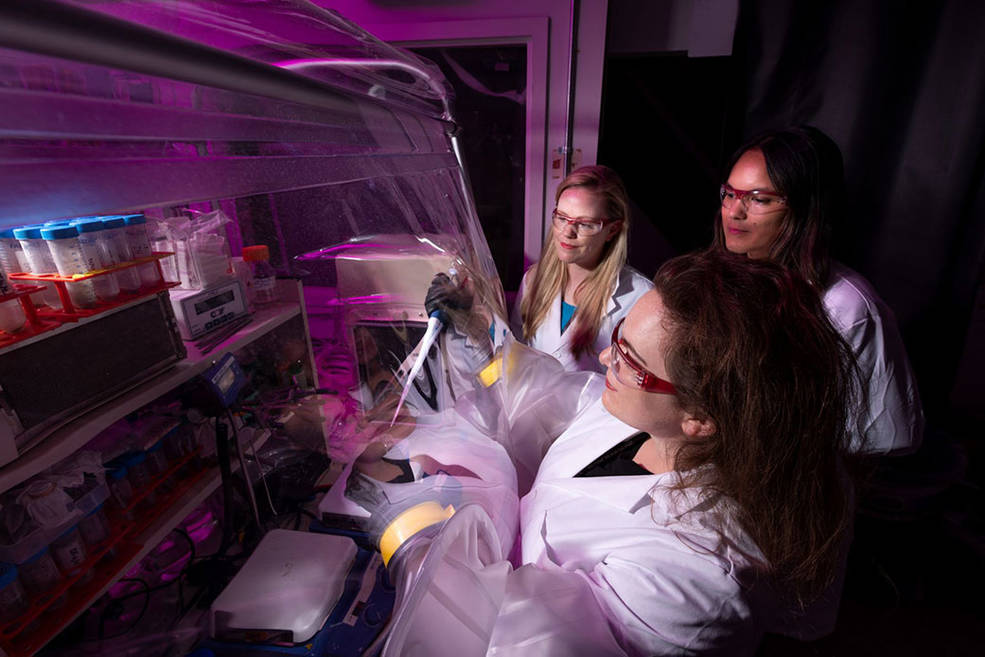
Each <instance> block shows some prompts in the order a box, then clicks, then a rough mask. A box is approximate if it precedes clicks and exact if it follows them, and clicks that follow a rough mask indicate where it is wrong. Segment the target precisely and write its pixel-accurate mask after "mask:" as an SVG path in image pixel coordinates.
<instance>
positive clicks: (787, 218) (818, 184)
mask: <svg viewBox="0 0 985 657" xmlns="http://www.w3.org/2000/svg"><path fill="white" fill-rule="evenodd" d="M747 151H760V152H761V153H762V154H763V158H764V159H765V160H766V172H767V173H768V174H769V177H770V182H772V183H773V187H774V188H775V189H776V191H777V192H779V193H780V194H782V195H783V196H785V197H786V199H787V212H786V214H785V215H784V218H783V222H782V224H781V225H780V232H779V234H778V235H777V237H776V239H775V240H774V242H773V244H772V245H771V246H770V258H771V259H772V260H775V261H777V262H779V263H780V264H782V265H784V266H785V267H789V268H791V269H796V270H797V271H798V272H799V273H800V275H801V276H802V277H803V278H804V279H806V280H807V281H809V282H810V283H811V284H812V285H813V286H814V287H815V288H818V289H821V288H823V287H824V286H825V285H826V284H827V280H828V273H829V270H830V266H831V260H830V255H829V250H828V249H829V243H830V241H831V227H832V223H833V222H834V221H835V220H836V219H837V218H838V217H839V215H840V213H841V212H842V204H843V202H844V196H845V172H844V164H843V162H842V157H841V150H840V149H839V148H838V145H837V144H836V143H835V142H834V141H833V140H832V139H831V138H830V137H828V136H827V135H826V134H824V133H823V132H821V131H820V130H818V129H817V128H815V127H813V126H807V125H805V126H796V127H790V128H783V129H781V130H771V131H769V132H765V133H763V134H760V135H758V136H757V137H754V138H753V139H751V140H750V141H748V142H746V144H744V145H743V146H742V147H741V148H739V150H737V151H736V152H735V153H734V154H733V155H732V159H731V160H730V161H729V164H728V167H727V168H726V176H728V173H730V172H731V171H732V167H734V166H735V163H736V162H737V161H738V160H739V158H740V157H742V155H743V154H744V153H746V152H747ZM714 245H715V246H716V247H718V248H720V249H723V250H724V249H725V234H724V232H723V230H722V222H721V219H720V217H719V219H718V220H717V221H716V222H715V237H714Z"/></svg>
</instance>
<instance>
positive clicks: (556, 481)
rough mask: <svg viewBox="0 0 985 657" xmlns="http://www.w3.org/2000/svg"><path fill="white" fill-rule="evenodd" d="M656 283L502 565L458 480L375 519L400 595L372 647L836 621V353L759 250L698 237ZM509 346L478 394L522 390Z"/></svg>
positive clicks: (782, 629)
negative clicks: (708, 243) (708, 245)
mask: <svg viewBox="0 0 985 657" xmlns="http://www.w3.org/2000/svg"><path fill="white" fill-rule="evenodd" d="M655 283H656V289H655V290H653V291H651V292H648V293H647V294H645V295H644V296H643V297H642V298H641V299H640V300H639V302H637V303H636V305H635V306H634V307H633V309H632V310H630V312H629V314H628V315H627V317H626V318H625V320H624V321H621V322H619V323H618V324H617V325H616V326H615V328H614V330H613V332H612V335H611V342H610V346H609V347H607V348H606V349H605V350H604V351H603V353H602V355H601V360H602V363H603V364H604V365H605V366H606V367H607V372H606V376H605V380H604V390H603V392H602V394H601V397H596V398H595V401H594V402H592V403H589V404H588V405H587V406H586V407H585V408H584V410H582V411H581V412H580V413H579V414H578V415H577V416H576V417H575V418H574V420H573V421H572V422H571V423H570V425H569V426H568V428H567V429H566V430H565V431H564V432H563V433H561V435H560V436H559V437H558V438H557V439H556V440H555V441H554V442H553V443H552V444H551V445H550V447H549V449H547V452H546V454H545V455H544V456H543V459H542V461H541V463H540V467H539V469H538V471H537V476H536V480H535V481H534V484H533V487H532V488H531V490H530V492H529V494H527V495H526V496H524V497H523V499H522V500H521V502H520V521H519V531H520V540H519V543H518V546H519V548H520V550H519V552H520V554H519V555H517V554H514V555H513V558H512V559H511V561H512V565H511V563H510V562H508V561H507V560H506V558H507V555H506V554H504V553H503V550H502V548H500V547H499V546H501V545H502V544H503V542H504V541H503V540H502V539H503V536H501V535H500V533H499V532H497V531H496V530H495V529H494V528H492V524H493V523H492V521H490V518H491V517H493V516H491V515H489V509H488V508H486V505H483V504H482V503H481V502H479V503H475V504H471V503H469V502H468V501H467V500H466V499H465V498H464V497H463V496H462V495H461V494H458V491H459V490H460V489H461V487H462V485H461V484H458V485H446V490H450V491H452V494H451V495H446V497H445V498H443V500H442V503H441V505H440V507H439V506H438V505H432V509H431V511H430V512H428V515H426V516H422V515H421V514H422V508H423V507H425V506H426V505H415V506H413V507H412V508H409V509H408V510H407V512H406V514H394V513H390V514H381V515H386V517H388V518H395V519H394V521H393V524H392V525H390V526H389V527H387V529H386V531H385V532H383V535H384V537H385V538H386V541H381V544H382V543H384V542H385V543H386V544H387V545H388V557H387V558H388V567H390V568H391V570H393V571H394V572H393V573H392V575H393V577H394V581H395V582H396V585H397V589H398V591H399V594H398V604H397V608H396V610H395V616H394V621H393V629H392V632H391V635H390V639H389V643H388V645H387V647H386V649H385V651H384V655H386V656H388V655H400V654H407V653H408V651H411V650H413V651H415V652H414V654H427V655H431V656H436V657H440V656H443V655H448V656H451V655H455V656H456V657H458V656H460V655H482V654H486V655H489V654H495V655H499V656H505V655H509V656H518V655H538V656H543V655H547V656H550V655H558V656H561V655H593V656H594V655H680V654H703V655H704V654H716V655H749V654H752V653H753V652H754V651H755V649H756V646H757V645H758V643H759V640H760V638H761V636H762V635H763V633H764V632H770V633H779V634H784V635H787V636H792V637H796V638H800V639H813V638H817V637H820V636H823V635H824V634H826V633H828V632H830V631H831V630H832V629H833V626H834V622H835V617H836V612H837V604H838V597H839V593H840V587H841V582H842V576H843V572H844V564H845V556H846V552H847V550H846V547H847V544H848V542H849V540H850V528H851V522H852V514H853V500H852V493H851V490H852V487H851V486H850V485H849V483H848V481H849V480H848V478H847V476H846V471H845V469H844V467H843V463H842V457H843V455H844V454H845V453H846V450H847V442H848V432H847V421H846V416H847V414H848V413H849V411H850V409H851V408H852V401H851V394H852V390H853V389H854V385H853V371H854V370H853V364H852V356H851V352H850V349H849V348H848V346H847V345H846V344H845V343H844V341H843V340H842V339H841V337H840V336H839V335H838V333H837V332H836V331H835V330H834V328H833V327H832V326H831V324H830V323H829V322H828V320H827V318H826V316H825V313H824V310H823V308H822V306H821V302H820V298H819V297H818V295H817V294H816V293H815V292H814V291H813V289H812V288H811V287H810V286H809V284H808V283H806V282H805V281H803V280H802V279H801V277H800V276H799V275H798V274H797V273H796V272H794V271H792V270H789V269H786V268H784V267H781V266H780V265H778V264H776V263H773V262H770V261H768V260H749V259H747V258H740V257H737V256H734V255H731V254H728V253H724V252H721V251H718V250H709V251H707V252H705V253H701V254H692V255H687V256H682V257H679V258H676V259H674V260H671V261H669V262H668V263H666V264H665V265H664V266H663V267H662V268H661V269H660V271H659V272H658V273H657V276H656V279H655ZM511 347H512V348H515V349H519V350H521V352H523V350H524V349H525V348H524V347H522V346H520V345H515V344H512V343H508V344H507V350H506V352H505V353H504V354H503V355H502V356H501V358H502V362H503V366H502V368H501V371H502V373H503V374H502V376H503V379H502V380H501V381H499V382H498V383H495V384H489V385H490V387H487V388H484V390H486V391H487V392H488V391H493V392H495V391H496V386H527V387H528V386H529V378H525V377H524V376H523V374H522V373H521V372H520V370H521V369H522V367H523V362H524V361H523V358H522V353H521V354H519V355H517V354H511V353H509V348H511ZM527 351H528V352H529V350H527ZM530 353H532V352H530ZM541 358H542V357H541ZM592 378H595V377H594V375H593V376H592ZM483 385H486V383H484V384H483ZM558 385H559V382H558V381H555V382H553V383H551V384H550V385H549V386H546V387H547V388H550V390H544V393H545V394H547V393H548V392H551V391H552V390H554V388H555V387H556V386H558ZM503 394H504V396H508V394H507V393H503ZM596 394H598V393H596ZM423 481H424V482H428V481H429V479H425V480H423ZM378 497H381V498H382V497H384V496H383V495H381V496H378ZM385 497H387V498H388V499H409V496H407V495H401V494H397V493H396V492H394V491H388V492H387V493H386V495H385ZM415 501H419V498H415ZM446 504H447V506H446ZM452 507H454V508H452ZM448 515H451V517H450V518H448V519H447V520H445V518H447V516H448ZM405 519H407V524H403V522H404V520H405ZM493 519H494V520H496V518H494V517H493ZM498 520H499V526H503V524H504V523H503V522H501V520H502V519H498ZM422 527H427V529H426V530H423V531H422V530H421V528H422ZM415 532H417V533H415ZM397 537H399V540H398V538H397ZM507 538H511V537H507ZM399 541H404V542H403V543H400V542H399ZM506 543H507V544H509V543H511V541H507V542H506Z"/></svg>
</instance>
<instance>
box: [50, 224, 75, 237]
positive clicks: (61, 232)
mask: <svg viewBox="0 0 985 657" xmlns="http://www.w3.org/2000/svg"><path fill="white" fill-rule="evenodd" d="M78 236H79V229H78V228H76V227H75V226H71V225H66V226H51V227H48V228H42V229H41V237H43V238H45V239H46V240H63V239H67V238H69V237H78Z"/></svg>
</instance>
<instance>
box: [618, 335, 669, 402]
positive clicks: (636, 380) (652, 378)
mask: <svg viewBox="0 0 985 657" xmlns="http://www.w3.org/2000/svg"><path fill="white" fill-rule="evenodd" d="M625 321H626V318H625V317H623V318H622V319H620V320H619V323H618V324H616V327H615V328H614V329H612V352H611V356H610V359H609V369H610V370H612V373H613V374H614V375H615V377H616V379H618V381H619V382H620V383H622V384H623V385H635V386H636V387H638V388H640V389H641V390H644V391H645V392H653V393H657V394H661V395H676V394H677V389H676V388H674V384H673V383H671V382H670V381H667V380H666V379H661V378H660V377H659V376H657V375H656V374H654V373H653V372H651V371H649V370H648V369H646V368H645V367H643V366H642V365H640V364H639V363H637V362H636V360H635V359H634V358H633V357H632V356H630V355H629V353H627V352H626V351H625V350H624V349H623V348H622V345H620V344H619V330H620V329H621V328H622V323H623V322H625ZM624 365H625V367H626V368H627V369H629V370H631V371H632V377H631V378H630V377H626V375H627V374H628V373H627V372H625V371H624V368H623V366H624ZM627 378H630V380H628V381H627V380H626V379H627Z"/></svg>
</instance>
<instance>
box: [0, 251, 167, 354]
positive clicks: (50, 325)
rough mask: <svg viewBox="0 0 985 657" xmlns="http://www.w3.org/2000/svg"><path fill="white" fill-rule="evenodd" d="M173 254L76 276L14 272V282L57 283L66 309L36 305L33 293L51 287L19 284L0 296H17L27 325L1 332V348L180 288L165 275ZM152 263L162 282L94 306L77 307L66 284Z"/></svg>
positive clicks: (154, 255) (5, 298)
mask: <svg viewBox="0 0 985 657" xmlns="http://www.w3.org/2000/svg"><path fill="white" fill-rule="evenodd" d="M173 255H174V253H172V252H170V251H155V252H154V253H152V254H151V255H149V256H147V257H144V258H137V259H136V260H131V261H130V262H126V263H123V264H121V265H116V266H114V267H108V268H106V269H100V270H98V271H93V272H89V273H88V274H75V275H73V276H61V275H59V274H31V273H26V272H18V273H14V274H10V275H9V276H8V278H9V279H10V280H11V281H31V282H34V281H39V282H43V283H50V284H51V285H54V286H55V289H56V290H57V291H58V298H59V300H61V303H62V309H61V310H55V309H53V308H47V309H44V308H38V309H36V308H35V307H34V304H33V303H32V302H31V299H30V296H29V295H31V294H34V293H35V292H40V291H41V290H44V289H45V288H46V287H47V286H45V285H23V284H15V285H14V288H15V292H13V293H12V294H8V295H4V296H0V303H2V302H4V301H12V300H15V299H16V300H18V301H19V302H20V304H21V307H22V308H23V309H24V316H25V318H26V319H27V323H26V324H25V327H24V328H23V329H21V330H20V331H18V332H17V333H5V332H2V331H0V349H2V348H4V347H7V346H9V345H12V344H15V343H17V342H21V341H22V340H26V339H28V338H32V337H34V336H35V335H38V334H39V333H44V332H45V331H50V330H52V329H55V328H58V327H59V326H61V325H62V324H65V323H67V322H77V321H78V320H79V319H81V318H83V317H92V316H93V315H98V314H99V313H102V312H106V311H107V310H112V309H113V308H117V307H119V306H122V305H123V304H126V303H129V302H131V301H133V300H135V299H141V298H144V297H148V296H151V295H154V294H157V293H158V292H161V291H163V290H167V289H170V288H172V287H177V286H178V285H179V283H168V282H166V281H164V275H163V272H162V270H161V260H163V259H164V258H168V257H170V256H173ZM150 262H153V263H155V265H156V266H157V273H158V275H159V276H160V279H161V281H162V282H161V283H159V284H157V285H153V286H149V287H143V288H141V289H140V290H139V291H137V292H124V291H121V292H120V295H119V297H118V298H116V299H114V300H113V301H101V300H99V301H97V302H96V305H95V306H93V307H92V308H76V307H75V304H73V303H72V298H71V296H69V293H68V289H67V288H66V287H65V284H66V283H77V282H79V281H85V280H88V279H90V278H95V277H97V276H109V275H111V274H113V273H115V272H118V271H121V270H123V269H130V268H131V267H139V266H140V265H143V264H147V263H150Z"/></svg>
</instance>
